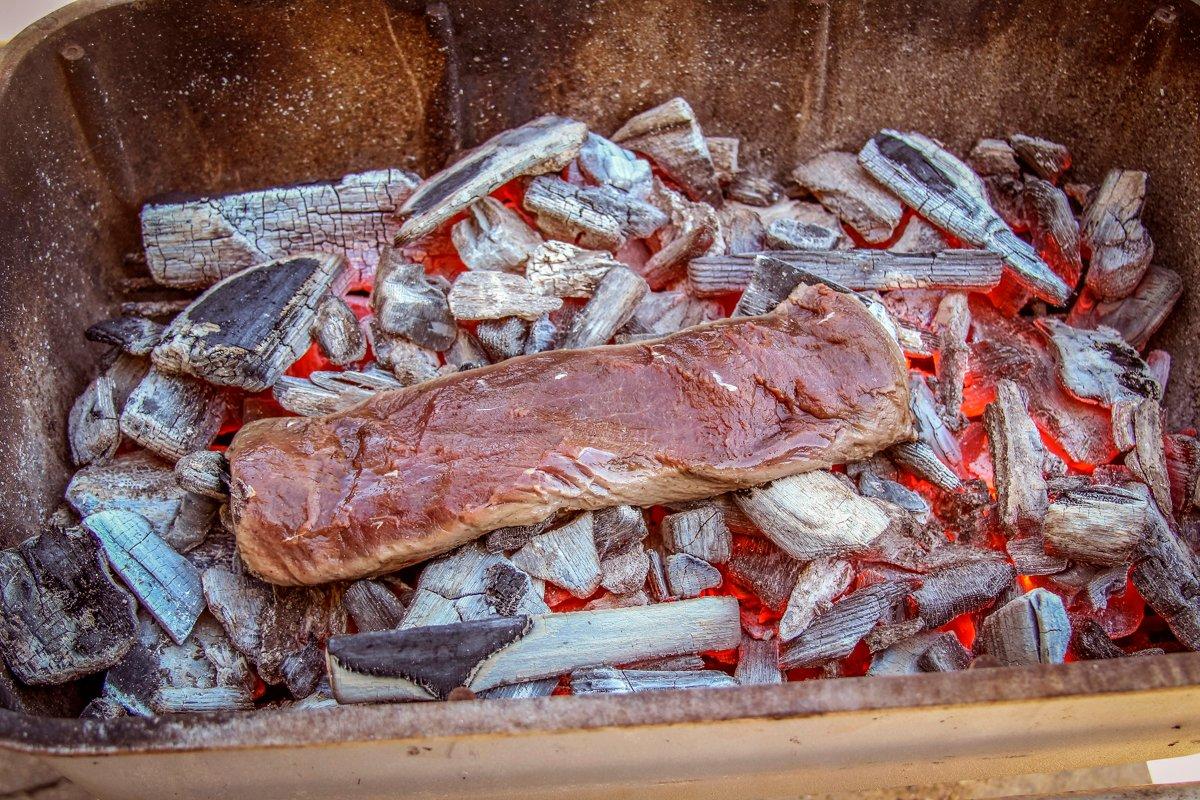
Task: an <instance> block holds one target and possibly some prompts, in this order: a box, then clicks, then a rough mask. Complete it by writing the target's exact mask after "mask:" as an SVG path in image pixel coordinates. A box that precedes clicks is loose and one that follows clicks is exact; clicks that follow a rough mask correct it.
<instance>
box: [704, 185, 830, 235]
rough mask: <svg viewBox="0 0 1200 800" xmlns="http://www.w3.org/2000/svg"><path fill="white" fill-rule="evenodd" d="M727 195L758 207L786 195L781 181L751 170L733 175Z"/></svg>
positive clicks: (768, 205) (776, 200)
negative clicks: (756, 173)
mask: <svg viewBox="0 0 1200 800" xmlns="http://www.w3.org/2000/svg"><path fill="white" fill-rule="evenodd" d="M725 196H726V197H727V198H729V200H731V201H733V202H735V203H744V204H746V205H748V206H754V207H756V208H768V207H770V206H772V205H774V204H775V203H778V202H779V201H780V199H781V198H782V197H783V196H784V191H783V187H782V186H780V185H779V182H778V181H775V180H772V179H771V178H767V177H764V176H762V175H755V174H753V173H750V172H739V173H737V174H736V175H734V176H733V180H732V181H731V182H730V184H729V186H727V187H726V188H725ZM813 205H816V204H815V203H814V204H813ZM830 216H833V215H832V214H831V215H830ZM764 224H765V221H764Z"/></svg>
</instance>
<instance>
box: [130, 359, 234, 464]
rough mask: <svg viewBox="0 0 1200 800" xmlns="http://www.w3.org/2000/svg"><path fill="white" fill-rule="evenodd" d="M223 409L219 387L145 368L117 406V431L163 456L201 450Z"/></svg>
mask: <svg viewBox="0 0 1200 800" xmlns="http://www.w3.org/2000/svg"><path fill="white" fill-rule="evenodd" d="M227 410H228V399H227V397H226V396H225V391H224V390H223V389H222V388H221V387H219V386H213V385H211V384H208V383H205V382H204V381H201V380H197V379H196V378H193V377H191V376H188V375H169V374H167V373H164V372H161V371H160V370H158V369H156V368H153V367H152V368H151V369H150V371H149V372H147V373H146V377H145V378H143V379H142V381H141V383H139V384H138V385H137V387H136V388H134V390H133V392H132V393H131V394H130V395H129V399H128V400H127V401H126V403H125V407H124V410H122V412H121V420H120V424H121V433H122V434H124V435H125V436H126V437H128V438H130V439H132V440H133V441H134V442H137V443H138V444H140V445H141V446H142V447H144V448H146V449H147V450H150V451H151V452H153V453H155V454H157V455H159V456H162V457H163V458H165V459H168V460H169V461H172V462H174V461H178V460H179V459H181V458H183V457H184V456H185V455H187V454H188V453H194V452H196V451H197V450H205V449H207V448H208V446H209V445H211V444H212V443H213V440H214V439H216V438H217V432H218V431H219V430H220V429H221V423H222V422H223V421H224V420H225V412H226V411H227Z"/></svg>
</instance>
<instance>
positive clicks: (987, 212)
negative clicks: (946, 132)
mask: <svg viewBox="0 0 1200 800" xmlns="http://www.w3.org/2000/svg"><path fill="white" fill-rule="evenodd" d="M858 160H859V163H860V164H862V166H863V167H864V168H865V169H866V170H867V172H869V173H871V175H872V176H874V177H875V178H876V179H877V180H878V181H879V182H880V183H882V184H883V185H884V186H886V187H888V188H889V189H891V190H892V191H893V192H895V193H896V194H897V195H899V196H900V198H901V199H902V200H904V201H905V202H906V203H908V204H909V205H910V206H912V207H913V208H914V209H916V211H917V213H919V214H921V216H923V217H925V218H927V219H928V220H929V221H931V222H933V223H934V224H935V225H938V226H939V227H941V228H943V229H945V230H947V231H949V232H950V233H952V234H954V235H955V236H957V237H958V238H960V239H962V240H963V241H964V242H967V243H969V244H973V245H975V246H976V247H981V248H983V249H985V250H988V251H990V252H993V253H996V254H997V255H999V256H1000V257H1001V258H1002V259H1003V260H1004V263H1005V265H1006V266H1008V267H1009V269H1010V270H1011V271H1012V275H1013V277H1014V278H1016V279H1017V280H1018V281H1019V282H1020V283H1021V285H1023V286H1025V287H1026V288H1027V289H1029V290H1030V291H1032V292H1033V293H1034V294H1036V295H1037V296H1038V297H1040V298H1042V299H1043V300H1046V301H1047V302H1050V303H1053V304H1055V305H1062V304H1063V303H1065V302H1066V301H1067V298H1068V296H1069V295H1070V293H1071V290H1070V287H1068V286H1067V285H1066V284H1065V283H1064V282H1063V280H1062V279H1061V278H1059V277H1058V276H1057V275H1055V274H1054V271H1053V270H1051V269H1050V267H1049V266H1048V265H1047V264H1046V263H1045V262H1044V261H1042V260H1041V259H1040V258H1039V257H1038V255H1037V253H1036V252H1035V251H1034V250H1033V248H1032V247H1030V246H1029V245H1028V244H1027V243H1026V242H1025V241H1024V240H1022V239H1020V238H1018V237H1017V236H1016V235H1015V234H1014V233H1013V231H1012V229H1011V228H1009V226H1008V225H1006V224H1005V223H1004V221H1003V220H1001V219H1000V217H999V216H998V215H997V214H996V212H994V211H993V210H992V208H991V206H990V205H988V201H987V198H986V196H985V189H984V187H983V183H982V182H981V181H980V180H979V177H978V176H976V175H975V173H973V172H972V171H971V169H970V167H968V166H967V165H966V164H964V163H962V162H961V161H959V160H958V159H957V158H955V157H954V156H953V155H951V154H950V153H949V152H947V151H946V150H945V149H943V148H942V147H940V146H939V145H938V144H937V143H935V142H934V141H933V140H931V139H928V138H926V137H924V136H921V135H920V134H916V133H900V132H898V131H893V130H883V131H880V132H879V133H878V134H876V135H875V136H874V137H872V138H871V139H870V140H869V141H868V142H867V144H866V145H865V146H864V147H863V149H862V150H861V151H860V152H859V154H858Z"/></svg>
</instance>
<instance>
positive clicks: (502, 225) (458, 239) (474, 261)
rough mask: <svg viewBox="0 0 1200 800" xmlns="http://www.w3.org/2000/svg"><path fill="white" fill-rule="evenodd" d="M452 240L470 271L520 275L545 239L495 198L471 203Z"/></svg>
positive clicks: (454, 230)
mask: <svg viewBox="0 0 1200 800" xmlns="http://www.w3.org/2000/svg"><path fill="white" fill-rule="evenodd" d="M647 166H649V165H647ZM450 239H451V241H453V242H454V248H455V249H456V250H457V251H458V257H459V258H461V259H462V262H463V263H464V264H466V266H467V269H471V270H476V269H491V270H499V271H501V272H520V271H521V267H522V266H523V265H524V264H525V261H526V259H528V258H529V254H530V253H532V252H533V251H534V250H536V249H537V248H538V247H540V246H541V244H542V237H541V236H539V235H538V232H537V231H535V230H534V229H533V228H531V227H529V226H528V225H527V224H525V220H523V219H521V215H520V214H518V213H517V212H515V211H513V210H512V209H511V208H509V207H508V206H506V205H504V204H503V203H501V202H500V201H499V200H497V199H496V198H494V197H483V198H480V199H479V200H477V201H476V202H474V203H472V204H471V206H470V208H468V209H467V216H466V217H465V218H464V219H462V220H461V221H459V222H457V223H455V225H454V227H453V228H451V229H450Z"/></svg>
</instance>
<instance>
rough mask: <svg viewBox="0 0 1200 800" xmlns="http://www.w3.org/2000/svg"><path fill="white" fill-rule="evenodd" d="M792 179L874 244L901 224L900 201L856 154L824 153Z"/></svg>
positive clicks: (881, 241)
mask: <svg viewBox="0 0 1200 800" xmlns="http://www.w3.org/2000/svg"><path fill="white" fill-rule="evenodd" d="M792 179H793V180H795V181H796V183H798V184H800V186H801V187H802V188H804V189H807V190H808V191H809V192H811V193H812V194H813V195H814V196H815V197H816V198H817V200H819V201H821V205H823V206H825V207H826V208H828V209H829V210H830V211H832V212H833V213H834V214H836V215H837V216H838V218H839V219H840V220H841V221H842V222H844V223H845V224H846V225H848V226H849V227H851V228H853V229H854V230H855V231H857V232H858V235H859V236H861V237H862V238H863V239H864V240H866V241H867V242H869V243H871V244H881V243H883V242H886V241H887V240H888V239H890V238H892V234H893V232H894V231H895V230H896V226H897V225H899V224H900V218H901V216H902V215H903V214H902V212H903V209H902V208H901V206H900V201H899V200H897V199H896V197H895V195H893V194H892V193H891V192H889V191H888V190H887V189H885V188H884V187H883V186H880V185H879V183H878V182H876V180H875V179H874V178H872V177H871V176H870V175H869V174H868V173H867V172H866V171H864V170H863V168H862V167H861V166H860V165H859V163H858V159H856V158H855V156H854V154H853V153H843V152H829V153H822V154H821V155H819V156H816V157H815V158H812V159H810V160H809V161H806V162H805V163H803V164H801V165H800V166H798V167H796V168H795V169H794V170H792Z"/></svg>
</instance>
